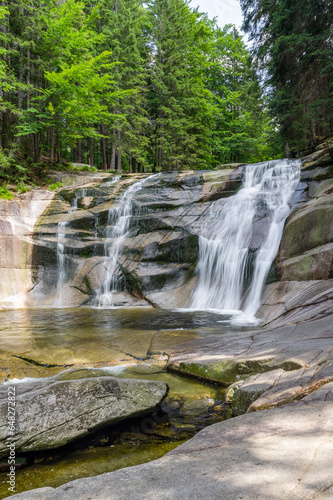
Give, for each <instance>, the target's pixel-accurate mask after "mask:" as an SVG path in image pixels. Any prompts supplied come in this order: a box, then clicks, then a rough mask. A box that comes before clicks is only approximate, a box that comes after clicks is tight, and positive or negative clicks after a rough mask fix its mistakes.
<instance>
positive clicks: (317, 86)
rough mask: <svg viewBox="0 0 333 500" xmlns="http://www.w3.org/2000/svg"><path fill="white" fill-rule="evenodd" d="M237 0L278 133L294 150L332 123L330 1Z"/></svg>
mask: <svg viewBox="0 0 333 500" xmlns="http://www.w3.org/2000/svg"><path fill="white" fill-rule="evenodd" d="M241 5H242V8H243V12H244V16H245V19H244V28H245V29H246V30H247V32H248V33H250V35H251V38H252V40H253V41H254V42H255V44H254V52H255V55H256V58H257V61H258V63H259V64H260V68H261V71H262V72H263V74H264V75H265V77H266V83H267V85H268V89H269V97H270V107H271V109H272V111H273V113H274V114H275V116H276V117H277V120H278V122H279V124H280V128H281V134H282V138H283V139H284V141H289V143H290V144H291V145H292V146H294V147H295V148H297V149H298V150H300V149H302V148H304V147H305V146H306V145H308V144H310V145H314V144H315V143H316V142H317V141H318V140H319V139H318V136H325V135H327V134H329V133H331V131H332V128H333V98H332V81H333V78H332V76H333V31H332V26H333V1H332V0H299V1H298V2H291V1H290V0H277V1H274V2H273V1H272V0H241Z"/></svg>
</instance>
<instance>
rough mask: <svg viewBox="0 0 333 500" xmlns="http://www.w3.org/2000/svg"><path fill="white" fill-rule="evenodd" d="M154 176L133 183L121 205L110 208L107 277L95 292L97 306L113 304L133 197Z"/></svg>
mask: <svg viewBox="0 0 333 500" xmlns="http://www.w3.org/2000/svg"><path fill="white" fill-rule="evenodd" d="M152 177H154V176H149V177H146V178H145V179H141V180H140V181H138V182H135V183H134V184H132V185H131V186H130V187H129V188H128V189H127V190H126V191H125V192H124V193H123V194H122V195H120V196H119V198H118V199H117V204H118V205H119V206H118V207H111V208H110V210H109V213H108V221H107V231H106V240H105V244H104V252H105V257H106V260H105V262H104V265H105V268H106V277H105V280H104V281H103V283H102V285H101V286H100V287H99V288H98V289H97V290H96V292H95V294H96V296H95V300H94V305H95V306H97V307H108V306H109V307H110V306H112V304H113V294H114V292H116V291H117V286H118V279H117V271H118V270H119V265H118V258H119V255H120V254H121V250H122V247H123V245H124V242H125V240H126V238H127V236H128V233H129V228H130V219H131V216H132V215H133V206H134V205H133V199H134V197H135V195H136V193H137V192H138V191H140V189H141V188H142V187H143V185H144V184H145V182H147V180H148V179H151V178H152Z"/></svg>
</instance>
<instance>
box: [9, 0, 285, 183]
mask: <svg viewBox="0 0 333 500" xmlns="http://www.w3.org/2000/svg"><path fill="white" fill-rule="evenodd" d="M0 43H1V50H0V81H1V92H0V154H1V158H2V160H1V158H0V164H1V165H0V182H2V183H3V182H7V181H8V180H9V179H13V178H14V179H15V178H17V179H22V176H23V174H22V172H23V170H24V172H25V174H24V175H27V176H29V175H31V172H32V173H34V172H35V173H36V172H37V173H38V172H40V171H41V169H42V168H43V165H45V164H50V165H52V164H54V163H57V164H58V165H60V164H61V163H66V162H67V163H68V162H77V163H89V164H90V165H95V166H97V167H98V168H106V169H112V170H115V169H118V170H119V171H120V170H129V171H133V172H135V171H141V170H144V169H145V170H148V171H149V170H152V171H159V170H162V171H166V170H179V169H180V170H181V169H189V168H190V169H207V168H212V167H214V166H216V165H217V164H220V163H225V162H230V161H241V162H246V161H256V160H264V159H266V158H269V157H271V156H272V154H275V152H274V151H273V149H272V148H271V147H270V138H271V136H272V135H274V134H275V125H274V124H272V123H271V121H270V119H269V116H268V108H267V104H266V100H265V98H264V96H263V92H262V89H261V87H260V84H259V80H258V77H257V74H256V71H255V69H254V66H253V60H252V56H251V55H250V53H249V50H248V49H247V47H246V45H245V44H244V42H243V41H242V38H241V36H240V34H239V33H238V32H237V30H236V29H235V27H233V26H226V27H225V28H223V29H221V28H219V27H218V26H217V24H216V22H215V21H214V20H210V19H209V18H208V17H207V15H205V14H202V13H200V12H199V11H198V9H193V8H191V7H190V6H189V3H188V2H187V1H186V0H150V1H149V2H147V3H144V4H140V3H139V2H137V1H135V0H97V1H92V0H63V1H62V2H59V1H57V0H43V1H40V0H11V1H10V2H6V1H2V5H1V8H0ZM20 165H21V167H20ZM22 165H24V168H23V167H22ZM23 177H24V176H23Z"/></svg>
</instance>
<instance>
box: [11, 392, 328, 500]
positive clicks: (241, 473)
mask: <svg viewBox="0 0 333 500" xmlns="http://www.w3.org/2000/svg"><path fill="white" fill-rule="evenodd" d="M332 414H333V403H332V402H331V401H323V402H322V403H321V405H320V406H319V405H318V404H316V403H311V402H309V403H305V402H304V403H303V402H300V403H298V404H297V405H288V406H283V407H281V408H277V409H274V410H267V411H263V412H259V413H255V414H246V415H242V416H240V417H236V418H233V419H231V420H227V421H224V422H221V423H218V424H215V425H212V426H210V427H208V428H206V429H204V430H202V431H201V432H199V433H198V434H197V435H196V436H195V437H194V438H192V439H190V440H189V441H187V442H186V443H184V444H182V445H181V446H178V448H176V449H175V450H173V451H171V452H169V453H168V454H166V455H165V456H164V457H162V458H160V459H158V460H155V461H153V462H150V463H147V464H143V465H139V466H136V467H129V468H125V469H121V470H118V471H115V472H111V473H107V474H102V475H99V476H96V477H91V478H84V479H78V480H75V481H72V482H70V483H67V484H65V485H63V486H60V487H58V488H55V489H54V490H51V489H40V490H33V492H34V494H35V496H34V497H32V496H31V495H32V492H27V493H22V494H19V495H14V496H13V497H11V498H14V499H15V500H16V499H18V500H28V499H31V498H34V499H39V500H62V499H65V498H66V500H88V498H98V499H100V500H122V499H124V500H125V499H126V500H127V499H129V498H130V499H131V500H155V499H156V498H158V499H159V500H177V499H179V498H182V499H184V500H190V499H195V500H199V499H200V500H201V499H203V498H209V499H211V500H221V498H223V499H226V500H235V499H236V498H246V499H247V500H252V499H253V500H255V499H257V498H260V499H262V500H272V499H274V500H279V499H281V498H288V499H290V500H299V499H310V498H330V497H331V496H332V470H331V465H332V460H333V448H332V435H331V432H332ZM170 478H172V479H170Z"/></svg>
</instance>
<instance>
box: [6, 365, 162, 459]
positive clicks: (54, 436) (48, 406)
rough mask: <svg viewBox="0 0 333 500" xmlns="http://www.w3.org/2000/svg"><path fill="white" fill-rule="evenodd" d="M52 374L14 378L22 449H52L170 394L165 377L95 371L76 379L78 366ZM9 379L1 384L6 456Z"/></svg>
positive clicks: (19, 448) (149, 408)
mask: <svg viewBox="0 0 333 500" xmlns="http://www.w3.org/2000/svg"><path fill="white" fill-rule="evenodd" d="M67 377H68V378H73V379H74V380H66V372H64V373H63V374H61V375H58V376H56V377H53V378H51V379H37V380H31V381H29V380H28V381H26V382H24V381H22V382H20V383H16V384H15V385H14V384H11V387H15V411H16V423H15V435H14V436H12V437H11V439H13V440H15V447H16V451H17V452H26V451H36V450H48V449H52V448H58V447H60V446H63V445H65V444H67V443H69V442H70V441H73V440H74V439H78V438H80V437H84V436H87V435H88V434H90V433H92V432H94V431H95V430H97V429H101V428H103V427H106V426H108V425H111V424H115V423H117V422H119V421H121V420H124V419H126V418H132V417H136V416H139V415H144V414H146V413H149V412H151V411H152V410H153V409H154V408H155V407H156V406H157V405H158V404H159V403H160V402H161V401H162V400H163V399H164V397H165V396H166V394H167V392H168V386H167V384H165V383H164V382H152V381H146V380H127V379H117V378H114V377H96V378H95V377H92V378H85V379H78V380H75V371H72V372H69V375H67ZM7 397H8V385H6V384H4V385H1V387H0V415H1V418H0V458H1V457H3V456H6V454H7V453H8V443H7V439H8V438H9V437H10V434H9V429H8V422H7V411H6V410H7V408H8V400H7Z"/></svg>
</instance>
